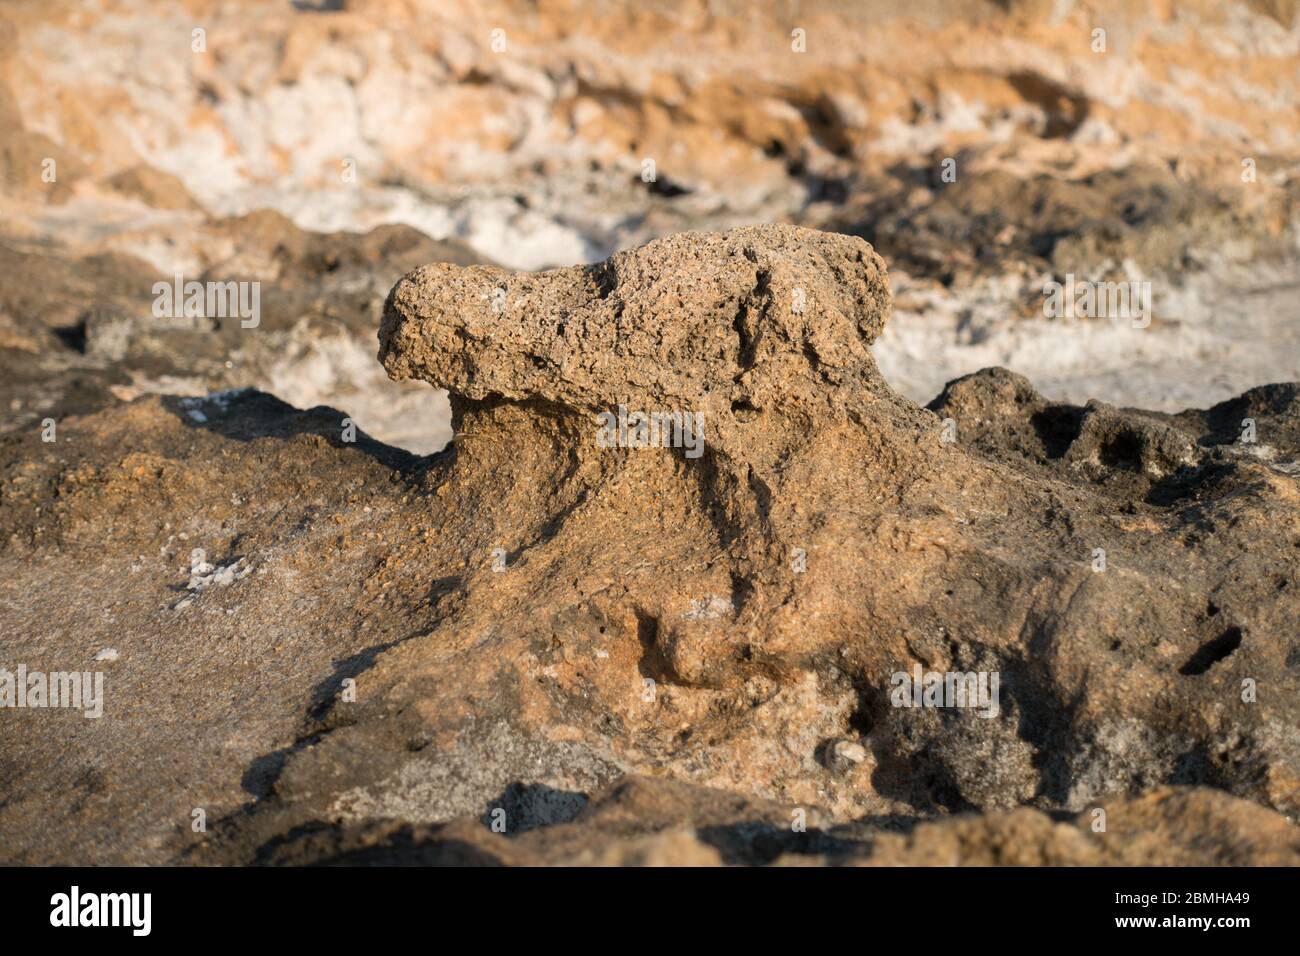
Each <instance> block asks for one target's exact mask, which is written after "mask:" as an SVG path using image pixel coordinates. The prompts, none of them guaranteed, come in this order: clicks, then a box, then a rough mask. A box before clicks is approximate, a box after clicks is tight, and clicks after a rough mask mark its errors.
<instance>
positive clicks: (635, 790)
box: [0, 226, 1300, 864]
mask: <svg viewBox="0 0 1300 956" xmlns="http://www.w3.org/2000/svg"><path fill="white" fill-rule="evenodd" d="M888 308H889V293H888V283H887V280H886V276H885V269H884V266H883V263H882V262H881V260H880V259H879V257H877V256H876V255H875V253H874V252H873V251H872V250H871V248H870V246H868V245H867V244H866V243H865V242H864V241H863V240H861V239H857V238H852V237H847V236H837V235H831V234H826V233H819V232H815V231H810V230H806V229H799V228H795V227H783V226H765V227H754V228H747V229H740V230H735V231H732V232H729V233H725V234H683V235H678V236H674V237H672V238H669V239H665V240H661V241H657V242H653V243H651V244H649V245H648V246H645V247H643V248H641V249H638V250H634V251H631V252H627V253H621V254H618V255H616V256H614V257H612V258H611V259H610V260H607V261H606V262H604V263H601V264H598V265H595V266H591V267H580V268H574V269H564V270H558V271H555V272H548V273H542V274H518V273H514V274H512V273H506V272H504V271H501V270H498V269H495V268H492V267H484V266H472V265H471V266H464V267H460V266H452V265H445V264H435V265H431V266H425V267H423V268H421V269H417V270H416V271H415V272H413V273H411V274H410V275H409V276H408V277H407V278H405V279H403V280H402V281H401V282H400V283H398V285H397V286H396V287H395V288H394V290H393V292H392V293H391V295H390V296H389V299H388V302H387V304H386V306H385V309H384V316H383V320H382V325H381V330H380V342H381V347H380V356H381V360H382V362H383V364H384V366H385V368H386V369H387V370H388V371H389V374H390V375H392V376H393V377H396V378H412V377H414V378H421V379H424V380H426V381H428V382H429V383H430V384H432V385H436V386H439V387H445V388H447V389H448V390H449V392H450V393H451V398H452V409H453V423H454V426H455V431H456V438H455V440H454V441H453V443H452V445H451V446H450V447H449V448H448V449H447V450H446V451H444V452H442V453H439V454H437V455H434V456H431V457H428V458H416V457H415V456H412V455H407V454H405V453H402V452H399V451H396V450H395V449H392V448H388V447H386V446H384V445H381V444H379V443H377V442H374V441H372V440H369V439H368V438H366V437H365V436H364V435H363V436H361V439H360V440H359V441H358V442H356V443H346V442H343V441H340V440H339V437H338V435H339V432H338V422H339V420H340V419H341V418H342V417H343V413H342V412H336V411H334V410H332V409H327V408H316V409H312V410H310V411H308V412H299V411H297V410H295V409H293V408H291V407H289V406H286V405H284V404H283V403H280V402H277V401H276V400H275V399H272V398H270V397H269V396H266V395H263V394H261V393H257V392H238V393H233V394H228V395H224V396H219V397H217V398H214V399H207V400H191V401H192V402H195V403H197V404H191V405H186V404H184V403H183V402H180V401H178V400H176V399H167V398H159V397H154V396H146V397H142V398H140V399H137V400H136V401H134V402H131V403H129V404H126V405H120V406H116V407H113V408H110V409H106V410H101V411H96V412H93V413H90V414H87V415H85V416H82V417H80V418H73V419H72V420H70V421H69V422H67V423H66V425H65V426H63V427H64V433H65V434H66V435H67V436H68V437H67V439H66V440H64V439H61V440H60V441H59V442H58V443H55V444H52V445H42V444H41V443H40V442H39V438H37V437H35V436H31V435H23V436H18V435H11V436H6V437H4V438H3V439H0V440H3V441H4V442H5V448H6V453H5V455H4V459H3V460H4V467H5V469H6V471H5V476H4V480H5V486H4V493H5V500H6V505H7V506H6V508H5V509H4V517H3V518H2V519H0V521H2V522H3V523H2V524H0V533H2V534H3V539H4V542H5V544H4V551H3V552H2V553H0V582H3V583H2V585H0V587H3V589H4V590H3V591H0V597H3V598H4V601H3V602H0V608H3V609H4V610H3V611H2V612H0V613H3V614H4V615H5V617H6V626H5V630H6V632H8V633H12V634H14V635H18V637H17V638H16V639H11V644H12V645H13V646H12V647H10V648H8V649H9V650H15V649H16V650H18V651H20V652H22V653H25V654H27V656H28V657H29V658H31V659H33V660H39V659H41V657H42V655H45V656H47V657H48V656H49V655H50V654H51V653H52V652H51V650H50V649H51V648H52V647H58V648H64V649H65V650H66V649H67V647H68V646H69V641H68V639H67V636H66V635H75V637H74V639H73V641H72V642H71V643H72V644H73V645H75V647H76V648H77V649H78V650H79V652H80V653H83V654H86V655H87V656H88V657H89V655H93V654H94V653H95V651H96V650H97V649H98V647H99V646H101V643H102V640H107V639H108V637H109V635H110V634H111V635H112V636H113V638H112V639H113V640H114V641H115V646H116V647H117V648H118V649H119V650H120V651H121V659H120V660H119V661H117V662H115V663H113V664H111V665H104V666H105V667H110V668H111V670H110V672H109V699H110V707H109V711H108V713H107V714H106V716H105V717H104V718H103V719H101V720H100V721H87V720H83V719H81V718H80V717H79V716H77V715H75V714H66V715H65V714H58V715H49V714H35V713H22V714H18V715H17V718H16V719H12V720H11V719H8V717H9V715H6V720H4V721H3V722H0V745H2V746H0V770H3V771H4V774H5V778H6V779H7V780H9V781H11V783H10V785H9V788H8V791H7V799H6V801H5V802H4V803H3V804H0V833H3V834H4V841H3V846H4V847H5V848H6V856H7V857H8V858H10V859H15V860H19V861H38V860H39V861H50V860H61V859H69V860H70V859H78V860H80V861H85V855H86V854H89V855H91V856H92V857H93V858H94V859H93V861H94V862H158V861H166V860H173V861H183V862H195V863H211V862H261V863H297V862H461V863H545V862H550V863H562V862H565V863H572V862H577V863H719V862H720V863H768V862H774V861H779V862H783V863H790V862H809V861H811V862H863V863H880V864H890V863H937V864H949V863H1015V864H1051V863H1086V864H1099V863H1124V864H1132V863H1247V864H1251V863H1281V864H1291V863H1296V862H1298V861H1300V844H1298V842H1297V839H1296V836H1295V830H1294V827H1293V825H1292V823H1291V822H1290V821H1291V820H1294V818H1295V815H1296V813H1297V812H1298V811H1300V695H1297V690H1300V687H1298V686H1297V677H1298V674H1297V668H1300V640H1298V635H1297V633H1296V630H1295V627H1296V625H1295V621H1296V619H1297V613H1296V612H1297V609H1298V607H1300V600H1298V599H1297V591H1296V587H1297V585H1296V580H1297V571H1298V570H1300V508H1297V504H1298V503H1300V489H1298V488H1297V483H1296V482H1297V478H1296V474H1297V471H1300V468H1298V467H1297V464H1296V462H1297V458H1300V430H1298V427H1297V415H1298V414H1300V388H1298V387H1297V386H1296V385H1294V384H1290V385H1275V386H1268V387H1265V388H1261V389H1255V390H1253V391H1251V392H1248V393H1246V394H1245V395H1243V396H1241V397H1240V398H1238V399H1234V400H1233V401H1232V402H1228V403H1224V405H1222V406H1217V407H1215V408H1212V409H1210V410H1208V411H1205V412H1187V413H1184V414H1182V415H1178V416H1170V415H1163V414H1155V413H1148V412H1141V411H1135V410H1129V409H1119V408H1112V407H1109V406H1106V405H1103V404H1101V403H1091V404H1089V405H1088V406H1086V407H1076V406H1069V405H1062V404H1059V403H1053V402H1050V401H1048V400H1046V399H1044V398H1043V397H1041V396H1040V395H1038V394H1037V393H1036V392H1035V391H1034V389H1033V388H1032V386H1031V385H1030V384H1029V383H1028V382H1027V381H1026V380H1025V379H1023V378H1022V377H1020V376H1017V375H1014V374H1012V373H1009V372H1006V371H1003V370H999V369H991V370H986V371H984V372H981V373H977V374H975V375H972V376H968V377H966V378H964V379H961V380H958V381H956V382H953V383H950V385H949V386H948V387H947V388H946V389H945V390H944V392H943V394H942V395H940V396H939V397H938V398H937V399H936V400H935V401H934V402H933V403H931V406H930V408H929V409H923V408H920V407H919V406H917V405H915V404H913V403H912V402H910V401H908V400H906V399H904V398H902V397H899V396H897V395H896V394H894V393H893V392H892V391H891V389H890V388H889V386H888V384H887V383H886V382H884V380H883V379H882V378H881V377H880V375H879V374H878V373H877V371H876V367H875V364H874V362H873V360H872V358H871V354H870V351H869V346H870V344H871V342H872V341H873V340H874V339H875V337H876V336H877V335H878V334H879V333H880V331H881V329H882V327H883V325H884V323H885V320H886V317H887V313H888ZM619 404H624V405H626V406H627V407H628V408H630V409H634V410H642V411H660V410H668V411H673V410H679V411H690V412H701V413H702V414H703V421H704V428H705V432H704V437H705V449H704V453H703V454H702V455H701V456H700V457H698V458H689V457H687V456H686V455H685V454H684V450H683V449H681V448H624V447H620V448H608V447H602V444H601V443H600V442H599V441H598V438H597V436H598V430H599V426H598V424H597V415H598V414H599V413H600V412H601V411H607V410H610V409H613V408H615V407H616V406H617V405H619ZM196 408H197V409H201V410H202V411H203V415H202V419H203V420H202V421H201V422H199V421H197V420H195V418H194V417H193V416H190V415H188V412H189V411H192V410H195V409H196ZM1246 418H1250V419H1252V420H1253V422H1254V425H1255V439H1256V440H1255V441H1253V442H1242V441H1240V440H1239V436H1240V425H1241V419H1246ZM192 547H203V548H205V549H206V550H207V553H208V554H209V555H210V556H212V557H213V558H214V563H216V564H218V565H221V566H227V565H229V564H230V563H231V562H233V561H235V560H237V559H239V558H243V559H244V560H245V561H246V562H247V563H248V564H251V565H252V566H253V568H254V571H253V573H252V574H250V575H248V576H247V577H244V578H242V579H239V580H236V581H234V582H233V583H230V584H229V585H227V586H224V587H213V588H208V589H205V590H203V591H201V592H200V593H198V594H197V595H195V596H194V598H193V600H192V601H190V602H189V603H185V602H184V601H178V597H180V596H181V593H182V592H184V591H185V590H186V584H185V581H186V579H187V571H186V570H185V569H184V568H183V567H182V566H183V565H184V564H185V558H186V556H188V554H189V552H190V549H191V548H192ZM1099 554H1101V555H1102V556H1103V557H1104V561H1103V562H1102V563H1101V564H1100V566H1099V564H1098V555H1099ZM90 568H94V569H95V573H96V574H97V575H99V577H100V580H99V581H97V582H90V583H88V582H87V581H86V580H85V576H86V574H87V573H88V570H89V569H90ZM142 572H143V573H142ZM42 588H45V589H48V592H47V593H51V594H59V595H68V596H69V597H66V598H64V599H63V600H65V601H67V602H68V608H67V610H66V612H65V616H64V617H63V618H62V619H60V620H59V621H58V622H57V625H55V624H54V623H52V622H50V621H49V620H48V615H44V614H41V613H38V612H37V611H36V610H35V609H33V610H31V611H30V612H21V611H17V610H15V609H16V608H20V607H22V606H23V605H21V604H20V603H19V602H18V601H17V597H18V596H19V595H22V594H25V593H29V592H31V591H33V590H38V589H42ZM79 594H81V595H86V597H87V600H82V601H79V600H75V598H76V596H77V595H79ZM92 594H93V595H95V596H96V599H95V600H89V597H90V595H92ZM55 629H57V631H58V633H59V634H61V635H65V636H64V637H61V638H59V639H58V640H55V639H53V638H50V637H48V635H49V634H50V633H51V631H52V630H55ZM60 642H61V643H60ZM233 661H239V662H240V663H239V664H238V666H236V665H235V664H233V663H232V662H233ZM55 663H57V662H55ZM917 665H920V666H921V667H922V668H923V669H925V670H927V671H963V672H965V671H986V672H997V673H999V674H1000V678H1001V698H1000V708H999V710H998V713H997V714H996V716H993V717H987V716H980V715H979V714H977V713H976V712H975V711H974V710H971V709H961V708H942V709H939V708H930V709H915V708H904V707H895V706H892V705H891V698H890V689H891V687H890V680H891V675H892V674H894V673H895V672H898V671H911V670H912V668H913V667H914V666H917ZM352 682H354V683H352ZM1248 687H1249V688H1250V689H1251V693H1246V692H1245V691H1246V689H1247V688H1248ZM349 688H350V690H349ZM345 691H346V692H345ZM51 719H54V720H58V721H61V723H60V730H61V731H62V733H61V734H60V735H58V736H57V737H56V736H53V735H51V734H50V733H49V727H50V724H49V723H41V722H40V721H42V720H44V721H49V720H51ZM164 768H165V770H164ZM60 789H61V790H62V792H64V793H65V795H66V794H67V793H73V794H75V795H76V799H75V800H72V801H68V800H62V801H59V802H55V801H53V800H52V799H51V797H50V793H51V792H53V791H58V790H60ZM194 807H205V808H206V809H207V812H208V815H209V819H210V820H211V821H212V823H211V825H210V826H209V828H208V830H207V831H206V832H202V833H196V832H194V831H193V829H192V828H191V826H190V821H191V813H192V808H194ZM1098 810H1102V811H1104V812H1105V813H1104V817H1105V827H1104V829H1100V830H1099V829H1097V828H1096V826H1095V823H1096V821H1097V819H1098V816H1097V811H1098ZM498 811H499V812H498ZM801 818H802V819H803V820H805V821H806V824H807V826H806V830H801V829H799V828H796V827H794V826H792V821H797V820H799V819H801ZM37 821H39V823H38V822H37ZM496 822H500V823H502V824H503V825H504V830H505V832H504V833H498V832H494V830H493V828H492V827H493V824H494V823H496ZM73 827H78V828H80V829H79V832H85V830H86V828H87V827H89V829H90V831H91V832H93V833H94V834H95V836H94V838H93V840H92V841H88V842H87V843H86V844H83V845H80V846H77V847H76V848H75V850H76V852H75V853H74V848H73V846H72V844H70V843H69V842H68V841H67V840H66V838H65V837H66V834H67V833H68V832H69V831H70V829H71V828H73Z"/></svg>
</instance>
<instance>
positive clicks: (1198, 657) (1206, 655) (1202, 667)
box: [1178, 627, 1241, 677]
mask: <svg viewBox="0 0 1300 956" xmlns="http://www.w3.org/2000/svg"><path fill="white" fill-rule="evenodd" d="M1239 647H1241V628H1239V627H1230V628H1228V629H1227V630H1226V631H1224V632H1223V633H1222V634H1220V635H1219V636H1218V637H1216V638H1215V639H1214V640H1212V641H1206V642H1205V643H1204V644H1202V645H1201V646H1200V648H1199V649H1198V650H1197V651H1196V653H1195V654H1193V655H1192V656H1191V658H1190V659H1189V660H1188V661H1187V663H1186V664H1184V665H1183V666H1182V667H1180V668H1179V669H1178V673H1180V674H1182V675H1183V676H1184V677H1195V676H1196V675H1197V674H1204V673H1205V672H1206V671H1208V670H1209V669H1210V668H1211V667H1213V666H1214V665H1215V664H1217V663H1219V661H1221V660H1223V659H1224V658H1225V657H1227V656H1229V655H1230V654H1231V653H1232V652H1233V651H1235V650H1236V649H1237V648H1239Z"/></svg>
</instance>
